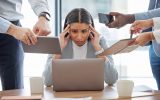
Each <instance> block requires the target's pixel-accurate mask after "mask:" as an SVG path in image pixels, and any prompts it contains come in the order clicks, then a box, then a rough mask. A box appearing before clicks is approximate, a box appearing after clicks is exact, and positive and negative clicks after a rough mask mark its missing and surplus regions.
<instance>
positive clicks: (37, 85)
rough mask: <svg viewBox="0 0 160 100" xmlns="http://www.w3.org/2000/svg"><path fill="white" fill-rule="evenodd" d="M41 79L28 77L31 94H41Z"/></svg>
mask: <svg viewBox="0 0 160 100" xmlns="http://www.w3.org/2000/svg"><path fill="white" fill-rule="evenodd" d="M43 88H44V86H43V78H42V77H30V91H31V93H43Z"/></svg>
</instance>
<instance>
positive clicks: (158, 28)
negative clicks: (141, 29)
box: [152, 17, 160, 44]
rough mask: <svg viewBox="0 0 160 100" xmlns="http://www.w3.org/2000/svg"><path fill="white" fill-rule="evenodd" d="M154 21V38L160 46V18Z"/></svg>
mask: <svg viewBox="0 0 160 100" xmlns="http://www.w3.org/2000/svg"><path fill="white" fill-rule="evenodd" d="M152 19H153V29H154V31H153V36H154V38H155V40H156V42H157V43H158V44H160V17H155V18H152Z"/></svg>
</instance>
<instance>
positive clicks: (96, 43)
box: [89, 25, 100, 48]
mask: <svg viewBox="0 0 160 100" xmlns="http://www.w3.org/2000/svg"><path fill="white" fill-rule="evenodd" d="M89 27H90V31H91V32H90V35H89V37H90V38H91V42H92V45H93V46H94V48H97V47H99V46H100V45H99V42H100V34H99V33H98V32H97V31H96V30H95V29H94V28H93V27H92V25H90V26H89Z"/></svg>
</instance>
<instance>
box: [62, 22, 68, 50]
mask: <svg viewBox="0 0 160 100" xmlns="http://www.w3.org/2000/svg"><path fill="white" fill-rule="evenodd" d="M69 29H70V25H67V27H66V28H65V29H64V31H63V32H62V33H61V34H60V46H61V50H62V51H63V49H64V48H65V47H66V45H67V43H68V40H69V39H70V35H69ZM67 34H68V35H67Z"/></svg>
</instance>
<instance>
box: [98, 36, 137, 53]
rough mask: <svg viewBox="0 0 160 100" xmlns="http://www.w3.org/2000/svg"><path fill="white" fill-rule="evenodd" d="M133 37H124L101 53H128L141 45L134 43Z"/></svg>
mask: <svg viewBox="0 0 160 100" xmlns="http://www.w3.org/2000/svg"><path fill="white" fill-rule="evenodd" d="M134 40H135V39H134V38H133V39H123V40H120V41H118V42H117V43H115V44H113V45H112V46H111V47H109V48H107V49H105V50H104V52H102V53H101V54H100V55H111V54H118V53H128V52H131V51H133V50H134V49H136V48H137V47H139V46H138V45H135V44H132V45H130V44H131V43H132V42H134Z"/></svg>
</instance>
